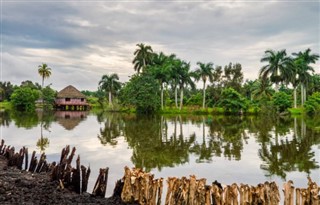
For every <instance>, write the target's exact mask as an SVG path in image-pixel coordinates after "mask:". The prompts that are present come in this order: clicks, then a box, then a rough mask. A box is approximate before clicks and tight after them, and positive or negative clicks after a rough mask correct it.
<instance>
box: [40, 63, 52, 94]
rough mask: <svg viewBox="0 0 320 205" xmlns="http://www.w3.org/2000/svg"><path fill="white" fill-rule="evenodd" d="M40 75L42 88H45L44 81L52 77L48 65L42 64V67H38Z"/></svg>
mask: <svg viewBox="0 0 320 205" xmlns="http://www.w3.org/2000/svg"><path fill="white" fill-rule="evenodd" d="M38 73H39V75H40V76H41V78H42V84H41V87H42V88H43V85H44V79H45V78H49V77H50V76H51V68H49V67H48V65H47V64H45V63H42V64H41V65H39V66H38Z"/></svg>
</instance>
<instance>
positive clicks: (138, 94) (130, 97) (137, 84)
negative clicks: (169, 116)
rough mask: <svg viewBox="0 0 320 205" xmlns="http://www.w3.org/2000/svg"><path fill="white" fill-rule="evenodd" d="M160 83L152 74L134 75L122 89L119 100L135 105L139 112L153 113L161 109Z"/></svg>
mask: <svg viewBox="0 0 320 205" xmlns="http://www.w3.org/2000/svg"><path fill="white" fill-rule="evenodd" d="M159 87H160V86H159V83H158V81H157V80H156V79H155V78H154V77H153V76H152V75H150V74H147V73H144V74H141V75H134V76H133V77H132V78H131V79H130V81H129V82H128V83H126V84H125V86H124V87H123V88H122V89H121V91H120V95H119V100H120V101H121V103H122V104H124V105H127V106H134V107H135V108H136V110H137V112H138V113H143V114H151V113H154V112H156V111H158V110H159V108H160V98H159V93H160V90H159Z"/></svg>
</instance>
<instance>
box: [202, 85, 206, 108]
mask: <svg viewBox="0 0 320 205" xmlns="http://www.w3.org/2000/svg"><path fill="white" fill-rule="evenodd" d="M205 105H206V81H203V102H202V108H203V109H204V108H205Z"/></svg>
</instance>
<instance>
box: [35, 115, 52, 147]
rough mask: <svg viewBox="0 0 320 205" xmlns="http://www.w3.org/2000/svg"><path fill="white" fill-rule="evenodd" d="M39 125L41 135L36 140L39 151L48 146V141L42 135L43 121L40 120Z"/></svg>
mask: <svg viewBox="0 0 320 205" xmlns="http://www.w3.org/2000/svg"><path fill="white" fill-rule="evenodd" d="M41 120H42V119H41ZM40 127H41V133H40V136H41V137H40V139H38V141H37V147H38V148H39V149H40V152H44V151H45V149H46V148H48V147H49V144H50V141H49V139H48V138H47V137H43V127H44V125H43V122H41V124H40Z"/></svg>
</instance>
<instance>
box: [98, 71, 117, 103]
mask: <svg viewBox="0 0 320 205" xmlns="http://www.w3.org/2000/svg"><path fill="white" fill-rule="evenodd" d="M99 86H100V89H101V90H104V91H105V92H106V93H108V95H109V105H110V106H112V105H113V104H112V94H113V93H115V92H116V91H117V90H119V89H120V88H121V83H120V82H119V76H118V75H117V74H116V73H113V74H111V75H103V76H102V78H101V80H100V81H99Z"/></svg>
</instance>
